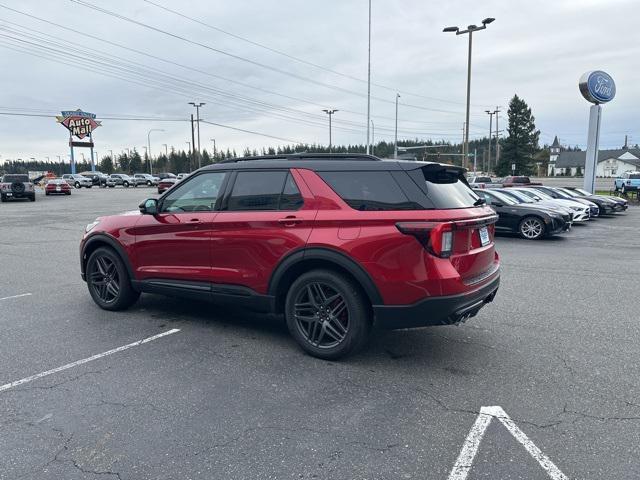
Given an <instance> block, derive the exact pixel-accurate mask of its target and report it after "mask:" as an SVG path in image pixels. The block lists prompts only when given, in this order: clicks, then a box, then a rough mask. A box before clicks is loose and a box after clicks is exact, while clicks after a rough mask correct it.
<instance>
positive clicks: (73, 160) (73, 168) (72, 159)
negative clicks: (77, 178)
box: [69, 132, 76, 175]
mask: <svg viewBox="0 0 640 480" xmlns="http://www.w3.org/2000/svg"><path fill="white" fill-rule="evenodd" d="M69 147H70V148H71V173H72V174H73V175H75V173H76V160H75V158H74V157H73V137H72V136H71V132H69Z"/></svg>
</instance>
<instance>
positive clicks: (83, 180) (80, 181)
mask: <svg viewBox="0 0 640 480" xmlns="http://www.w3.org/2000/svg"><path fill="white" fill-rule="evenodd" d="M62 179H63V180H64V181H65V182H67V183H68V184H69V185H70V186H72V187H75V188H81V187H85V188H91V187H93V181H92V180H91V179H90V178H87V177H83V176H82V175H80V174H79V173H65V174H64V175H62Z"/></svg>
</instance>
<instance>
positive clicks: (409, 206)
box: [318, 164, 478, 210]
mask: <svg viewBox="0 0 640 480" xmlns="http://www.w3.org/2000/svg"><path fill="white" fill-rule="evenodd" d="M318 175H320V177H322V179H323V180H324V181H325V182H327V184H328V185H329V186H330V187H331V188H332V189H333V190H334V191H335V192H336V193H337V194H338V195H340V197H341V198H342V199H343V200H344V201H345V202H346V203H347V204H348V205H349V206H350V207H351V208H354V209H356V210H430V209H451V208H468V207H472V206H474V204H475V202H476V201H477V200H478V196H477V195H476V194H475V193H474V192H473V191H472V190H471V189H470V188H469V186H468V185H467V183H466V181H465V180H464V178H463V177H462V173H461V172H460V170H458V169H446V168H442V167H441V166H439V165H435V164H434V166H427V167H423V168H417V169H414V170H409V171H394V172H388V171H369V172H367V171H364V172H363V171H357V172H344V171H342V172H318Z"/></svg>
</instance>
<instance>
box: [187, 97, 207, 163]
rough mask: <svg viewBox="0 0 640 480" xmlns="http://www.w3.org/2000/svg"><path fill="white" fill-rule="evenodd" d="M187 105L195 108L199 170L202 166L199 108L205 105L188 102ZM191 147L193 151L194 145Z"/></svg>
mask: <svg viewBox="0 0 640 480" xmlns="http://www.w3.org/2000/svg"><path fill="white" fill-rule="evenodd" d="M189 105H193V106H194V107H196V125H197V127H198V168H200V167H201V166H202V165H201V163H202V161H201V160H200V107H202V106H204V105H206V103H204V102H200V103H196V102H189ZM193 147H194V148H193V149H194V150H195V145H194V146H193Z"/></svg>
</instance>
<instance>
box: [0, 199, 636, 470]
mask: <svg viewBox="0 0 640 480" xmlns="http://www.w3.org/2000/svg"><path fill="white" fill-rule="evenodd" d="M148 196H154V195H153V191H152V190H151V189H143V188H138V189H133V188H130V189H113V190H112V189H108V190H99V189H97V188H93V189H91V190H85V189H83V190H81V191H75V190H74V192H73V194H72V195H71V196H70V197H66V198H65V197H59V198H58V197H45V196H44V195H42V194H39V195H38V199H37V201H36V202H35V203H30V202H24V203H22V202H13V203H4V204H1V205H0V228H1V233H0V266H1V267H0V274H1V275H2V282H0V328H1V329H2V335H1V337H0V385H5V386H6V385H9V384H11V382H15V381H18V380H20V379H25V378H27V377H30V376H33V375H37V374H40V373H43V372H50V371H51V370H52V369H56V368H57V367H60V366H64V365H69V364H72V363H73V362H77V361H78V360H81V359H87V358H90V357H92V356H94V355H98V354H101V353H103V352H108V351H110V350H112V349H115V348H117V347H121V346H124V345H130V344H131V343H132V342H136V341H138V340H142V339H146V338H149V337H152V336H154V335H157V334H161V333H163V332H168V331H170V330H171V329H179V331H178V332H175V333H172V334H170V335H166V336H163V337H161V338H157V339H154V340H152V341H149V342H146V343H143V344H139V345H134V346H131V347H130V348H127V349H126V350H122V351H118V352H115V353H113V354H110V355H106V356H101V357H99V358H95V359H94V360H91V361H87V362H86V363H82V364H78V365H74V366H70V367H69V368H66V369H64V370H62V371H58V372H53V373H51V374H49V375H47V376H43V377H42V378H36V379H33V380H32V381H29V382H26V383H23V384H20V385H15V386H9V387H5V388H4V389H3V387H0V431H1V432H2V433H1V434H0V479H17V478H28V479H61V478H64V479H85V478H88V479H92V478H118V479H122V480H124V479H177V478H181V479H182V478H184V479H212V478H216V479H217V478H220V479H227V478H233V479H241V478H242V479H244V478H247V479H249V478H251V479H253V478H260V479H263V478H264V479H311V478H313V479H447V478H450V477H449V475H450V473H451V470H452V468H453V466H454V464H455V463H456V459H457V458H458V456H459V454H460V452H461V449H462V448H463V445H465V441H466V440H468V435H469V433H470V430H471V428H472V425H474V422H475V421H476V419H477V417H478V413H479V411H480V409H481V408H482V407H487V406H499V407H501V408H502V409H503V410H504V412H506V414H508V415H509V416H510V417H511V419H512V420H513V423H514V424H515V425H517V427H518V428H519V429H520V430H521V431H522V432H523V433H524V434H526V436H527V437H528V439H529V441H530V442H531V444H535V446H536V447H537V448H538V449H539V451H541V452H543V453H544V455H546V457H548V459H549V460H551V461H552V462H553V463H554V464H555V465H556V466H557V468H558V469H559V470H561V471H562V474H564V475H566V477H568V478H579V479H608V478H611V479H632V478H634V479H635V478H638V471H640V457H639V456H638V449H639V448H640V400H638V399H639V398H640V349H638V344H640V327H639V320H640V318H639V316H638V311H639V307H640V300H639V299H638V287H637V285H636V282H635V278H636V276H637V272H638V271H639V270H640V257H639V255H638V250H639V242H638V231H639V230H640V207H630V209H629V211H628V212H627V213H625V214H621V215H617V216H616V217H612V218H600V219H597V220H595V221H593V222H590V224H588V225H584V226H575V227H574V228H573V229H572V230H571V231H570V232H568V233H567V234H566V235H563V236H560V237H556V238H552V239H548V240H543V241H537V242H528V241H524V240H521V239H519V238H516V237H513V236H503V237H499V238H497V240H496V244H497V249H498V251H499V253H500V255H501V258H502V284H501V287H500V291H499V292H498V296H497V298H496V300H495V301H494V303H493V304H491V305H489V306H488V307H486V308H484V309H483V310H482V311H481V312H480V314H479V315H478V316H477V317H475V318H473V319H471V320H470V321H469V322H467V323H466V324H463V325H459V326H447V327H436V328H431V329H421V330H412V331H395V332H380V331H379V332H375V333H374V335H373V338H372V341H371V342H370V344H369V345H368V347H367V348H366V349H365V350H364V351H363V352H362V353H360V354H358V355H357V356H354V357H352V358H349V359H347V360H345V361H341V362H325V361H320V360H317V359H314V358H311V357H309V356H306V355H304V354H303V353H302V352H301V351H300V350H299V349H298V348H297V347H296V345H295V344H294V342H293V340H292V339H291V338H290V337H289V335H288V333H287V331H286V328H285V327H284V325H283V323H282V320H281V319H279V318H277V317H270V316H261V315H256V314H251V313H246V312H242V311H241V310H226V309H221V308H220V307H217V306H215V305H210V304H204V303H196V302H191V301H184V300H176V299H170V298H165V297H160V296H154V295H143V296H142V297H141V300H140V301H139V303H137V304H136V305H135V306H134V307H133V308H132V309H130V310H129V311H126V312H118V313H112V312H105V311H102V310H100V309H99V308H98V307H97V306H96V305H94V303H93V302H92V300H91V298H90V296H89V294H88V292H87V289H86V285H85V284H84V282H82V280H81V279H80V275H79V266H78V261H79V260H78V256H79V255H78V244H79V240H80V237H81V235H82V232H83V228H84V226H85V225H86V224H87V223H89V222H90V221H92V220H93V219H94V218H95V217H96V216H99V215H104V214H108V213H118V212H122V211H125V210H133V209H136V208H137V205H138V204H139V203H140V201H142V200H143V199H144V198H146V197H148ZM476 440H478V439H477V438H476ZM480 440H481V441H479V445H478V448H477V455H476V456H475V458H474V460H473V463H472V465H471V468H470V470H469V471H468V477H466V478H469V479H481V478H486V479H497V478H500V479H520V478H522V479H525V478H526V479H536V478H540V479H544V478H550V477H551V478H563V477H558V476H556V477H553V476H552V475H551V474H548V473H547V472H546V471H545V470H544V469H543V468H542V467H541V466H540V464H539V463H538V462H537V461H536V460H535V459H534V458H533V457H534V456H532V455H531V454H530V453H528V452H527V450H526V449H525V447H524V444H523V443H522V442H520V441H519V440H517V439H516V438H515V437H514V436H513V435H512V434H511V433H509V431H508V430H507V429H506V428H505V426H504V425H503V424H501V423H500V422H499V421H497V420H496V421H492V422H491V423H490V424H489V426H488V427H487V429H486V432H485V433H484V436H483V437H481V439H480ZM468 466H469V465H467V467H468ZM451 478H453V477H451ZM455 478H464V477H462V476H458V477H455Z"/></svg>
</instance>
